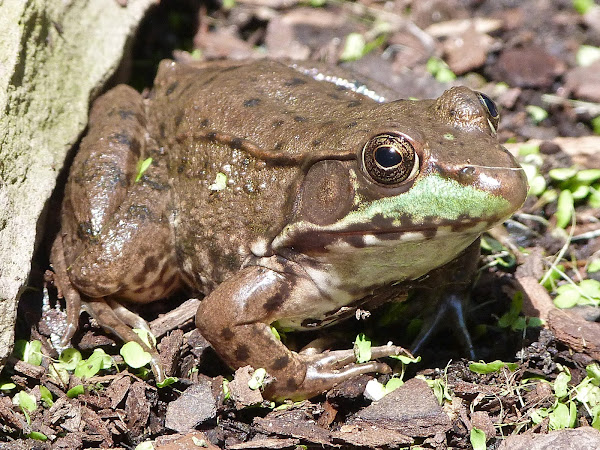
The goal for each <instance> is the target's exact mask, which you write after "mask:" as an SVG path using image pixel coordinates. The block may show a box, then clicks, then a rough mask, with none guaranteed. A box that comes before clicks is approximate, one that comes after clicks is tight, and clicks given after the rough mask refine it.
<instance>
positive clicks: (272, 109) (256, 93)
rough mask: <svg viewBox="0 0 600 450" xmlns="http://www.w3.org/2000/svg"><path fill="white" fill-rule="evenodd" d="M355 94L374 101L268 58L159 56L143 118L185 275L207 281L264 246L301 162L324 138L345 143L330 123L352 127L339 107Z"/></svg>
mask: <svg viewBox="0 0 600 450" xmlns="http://www.w3.org/2000/svg"><path fill="white" fill-rule="evenodd" d="M229 64H231V63H229ZM362 102H366V103H374V102H373V101H372V100H370V99H368V98H366V97H363V96H361V95H359V94H356V93H354V92H352V91H348V90H343V89H339V88H337V87H336V86H334V85H332V84H330V83H323V82H317V81H315V80H313V79H312V78H310V77H307V76H305V75H303V74H301V73H299V72H297V71H295V70H293V69H290V68H288V67H286V66H285V65H283V64H281V63H278V62H274V61H263V62H255V63H250V64H245V63H242V64H241V65H233V66H227V67H222V66H219V65H217V66H216V67H215V66H214V65H208V66H207V67H205V68H195V67H190V66H181V65H178V64H175V63H172V62H163V65H162V67H161V70H160V71H159V74H158V76H157V79H156V82H155V88H154V91H153V94H152V96H151V98H150V100H149V108H148V111H149V116H150V124H149V127H150V133H151V134H152V135H153V136H154V137H155V138H156V139H157V141H158V142H159V145H160V146H161V147H164V148H165V149H167V152H168V158H169V164H170V170H171V178H172V180H173V184H174V186H175V189H174V192H175V194H174V195H175V211H174V225H175V226H174V229H175V243H176V247H177V254H178V258H179V261H180V264H181V265H182V267H183V270H184V273H185V274H187V275H188V277H193V278H194V279H193V280H191V279H190V280H189V282H190V283H191V284H193V285H195V286H196V287H199V288H200V289H202V290H204V291H210V290H212V289H213V288H214V287H215V286H216V285H217V284H218V283H220V282H222V281H223V280H224V279H226V278H228V277H229V276H230V275H232V274H233V273H235V272H236V271H238V270H239V268H240V267H241V266H242V265H243V264H244V262H245V261H247V259H248V258H249V257H250V256H251V255H252V254H260V256H264V255H265V254H267V253H268V247H269V244H270V242H271V241H272V240H273V238H274V237H275V236H276V235H277V234H278V233H280V231H281V230H282V229H283V227H284V226H285V225H286V223H287V222H288V220H289V219H290V217H291V215H292V214H293V209H294V203H295V201H296V197H297V191H298V189H299V188H300V186H301V182H302V179H303V177H304V173H305V170H306V169H307V167H308V165H309V164H310V163H311V161H314V160H315V159H319V155H320V154H322V153H327V154H328V155H329V154H331V152H332V146H331V142H332V140H336V139H337V140H338V141H339V142H340V147H339V148H340V149H343V148H345V147H348V146H344V145H343V142H342V141H343V140H344V139H343V136H344V135H345V133H343V131H342V130H340V127H339V123H340V121H347V122H348V124H346V126H349V127H357V126H358V123H359V121H357V120H355V119H352V118H347V115H348V110H351V109H357V108H358V109H359V107H360V105H361V104H362ZM367 131H368V130H365V132H367ZM336 134H339V137H336ZM333 151H335V150H333ZM353 152H354V147H352V153H353ZM342 158H344V156H342Z"/></svg>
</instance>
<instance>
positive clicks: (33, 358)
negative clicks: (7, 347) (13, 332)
mask: <svg viewBox="0 0 600 450" xmlns="http://www.w3.org/2000/svg"><path fill="white" fill-rule="evenodd" d="M13 352H14V355H15V356H16V357H17V358H18V359H20V360H21V361H25V362H26V363H29V364H32V365H34V366H39V365H41V364H42V343H41V342H40V341H38V340H33V341H31V342H28V341H26V340H24V339H19V340H17V341H16V342H15V347H14V350H13Z"/></svg>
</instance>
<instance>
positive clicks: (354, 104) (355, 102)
mask: <svg viewBox="0 0 600 450" xmlns="http://www.w3.org/2000/svg"><path fill="white" fill-rule="evenodd" d="M357 106H360V101H358V100H352V101H349V102H348V108H356V107H357Z"/></svg>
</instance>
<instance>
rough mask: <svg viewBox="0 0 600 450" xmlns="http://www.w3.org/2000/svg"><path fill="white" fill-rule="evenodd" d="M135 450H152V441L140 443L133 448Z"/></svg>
mask: <svg viewBox="0 0 600 450" xmlns="http://www.w3.org/2000/svg"><path fill="white" fill-rule="evenodd" d="M135 450H154V443H153V441H145V442H140V443H139V444H138V445H136V446H135Z"/></svg>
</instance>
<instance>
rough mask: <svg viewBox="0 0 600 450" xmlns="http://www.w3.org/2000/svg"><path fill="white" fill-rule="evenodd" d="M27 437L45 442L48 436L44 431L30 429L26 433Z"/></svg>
mask: <svg viewBox="0 0 600 450" xmlns="http://www.w3.org/2000/svg"><path fill="white" fill-rule="evenodd" d="M27 437H28V438H31V439H35V440H36V441H42V442H45V441H47V440H48V436H46V435H45V434H44V433H40V432H39V431H32V432H31V433H29V434H28V435H27Z"/></svg>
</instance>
